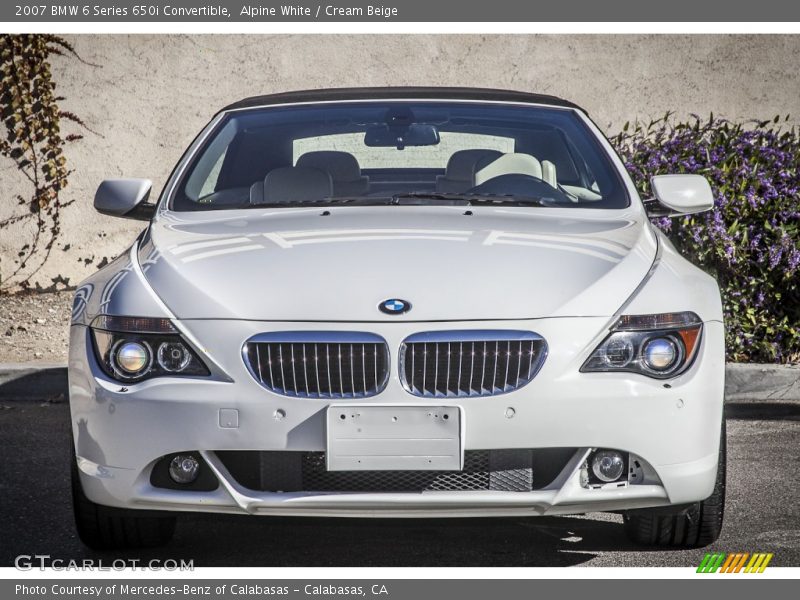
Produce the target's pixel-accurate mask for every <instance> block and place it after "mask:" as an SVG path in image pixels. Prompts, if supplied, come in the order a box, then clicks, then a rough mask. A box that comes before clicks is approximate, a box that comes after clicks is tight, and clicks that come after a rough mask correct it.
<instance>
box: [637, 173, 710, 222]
mask: <svg viewBox="0 0 800 600" xmlns="http://www.w3.org/2000/svg"><path fill="white" fill-rule="evenodd" d="M650 186H651V187H652V188H653V193H654V194H655V198H651V199H649V200H646V201H645V208H646V209H647V214H648V215H650V216H651V217H664V216H668V217H671V216H678V215H692V214H695V213H701V212H705V211H707V210H711V209H712V208H713V207H714V193H713V192H712V191H711V186H710V185H709V183H708V180H707V179H706V178H705V177H703V176H702V175H656V176H654V177H653V178H652V179H650Z"/></svg>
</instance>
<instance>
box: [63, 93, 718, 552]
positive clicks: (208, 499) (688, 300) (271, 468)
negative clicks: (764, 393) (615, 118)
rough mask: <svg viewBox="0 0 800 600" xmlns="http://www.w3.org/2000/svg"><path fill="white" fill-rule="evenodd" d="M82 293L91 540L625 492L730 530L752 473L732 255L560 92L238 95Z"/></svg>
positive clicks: (81, 476) (646, 521)
mask: <svg viewBox="0 0 800 600" xmlns="http://www.w3.org/2000/svg"><path fill="white" fill-rule="evenodd" d="M150 188H151V183H150V182H149V181H148V180H142V179H112V180H107V181H104V182H103V183H102V184H101V185H100V187H99V189H98V191H97V194H96V196H95V206H96V208H97V209H98V210H99V211H100V212H101V213H104V214H110V215H117V216H120V217H128V218H135V219H142V220H145V221H147V222H148V223H147V227H146V229H145V230H144V232H143V233H142V234H141V235H140V236H139V237H138V238H137V239H136V241H135V242H134V243H133V245H132V246H131V247H130V249H129V250H128V251H126V252H125V253H124V254H123V255H122V256H120V257H119V258H117V259H116V260H115V261H113V262H112V263H111V264H109V265H107V266H106V267H104V268H103V269H101V270H100V271H98V272H97V273H96V274H94V275H93V276H91V277H90V278H89V279H87V280H86V281H85V282H83V284H82V285H81V286H80V288H79V289H78V290H77V293H76V295H75V302H74V310H73V317H72V327H71V344H70V361H69V386H70V409H71V420H72V432H73V436H74V450H75V460H74V461H73V470H74V473H73V486H74V505H75V514H76V519H77V526H78V531H79V533H80V536H81V539H82V540H83V541H84V542H85V543H86V544H88V545H89V546H92V547H97V548H114V547H124V546H146V545H157V544H162V543H165V542H166V541H168V540H169V538H170V536H171V535H172V532H173V529H174V526H175V515H176V514H177V513H179V512H183V511H204V512H219V513H241V514H250V515H303V516H346V517H484V516H509V515H514V516H536V515H562V514H575V513H584V512H589V511H617V512H621V513H622V514H623V515H624V526H625V529H626V531H627V532H628V534H629V535H630V536H631V538H632V539H634V540H635V541H637V542H640V543H643V544H651V545H668V546H678V547H691V546H702V545H706V544H709V543H710V542H712V541H714V540H715V539H716V538H717V537H718V535H719V533H720V529H721V526H722V517H723V509H724V492H725V429H724V420H723V410H722V409H723V381H724V356H725V352H724V336H723V323H722V309H721V303H720V296H719V290H718V287H717V285H716V283H715V281H714V280H713V279H712V278H711V277H710V276H708V275H706V274H705V273H703V272H702V271H700V270H699V269H697V268H696V267H694V266H692V265H691V264H689V263H688V262H687V261H686V260H684V259H683V258H682V257H681V256H680V255H679V254H678V253H677V252H676V250H675V249H674V248H673V246H672V245H671V244H670V242H669V241H668V240H667V239H666V238H665V237H664V235H662V234H661V233H660V232H659V231H657V230H656V229H655V228H654V227H652V226H651V225H650V223H649V221H648V216H652V215H656V214H658V215H683V214H690V213H696V212H700V211H704V210H707V209H709V208H711V206H712V205H713V195H712V192H711V189H710V187H709V184H708V183H707V182H706V180H705V179H703V178H702V177H700V176H697V175H661V176H658V177H655V178H653V180H652V190H653V196H654V197H653V198H648V199H645V200H644V201H643V200H642V199H641V198H640V197H639V195H638V194H637V191H636V189H635V188H634V185H633V183H632V181H631V179H630V177H629V176H628V174H627V173H626V171H625V168H624V165H623V164H622V162H621V161H620V159H619V158H618V157H617V155H616V154H615V153H614V150H613V149H612V148H611V146H610V145H609V143H608V141H607V140H606V139H605V138H604V136H603V135H602V133H601V132H600V131H599V130H598V128H597V127H596V126H595V125H594V124H593V123H592V121H591V120H590V119H589V118H588V116H587V114H586V113H585V112H584V111H583V110H582V109H581V108H579V107H578V106H575V105H574V104H571V103H570V102H567V101H564V100H560V99H558V98H554V97H550V96H541V95H535V94H527V93H521V92H509V91H500V90H480V89H460V88H456V89H453V88H376V89H344V90H343V89H332V90H320V91H309V92H295V93H286V94H277V95H272V96H263V97H258V98H251V99H247V100H244V101H241V102H238V103H236V104H233V105H231V106H228V107H227V108H225V109H223V110H222V111H220V112H219V113H218V114H217V115H216V116H215V117H214V118H213V119H212V120H211V122H210V123H209V124H208V125H207V126H206V128H205V129H204V130H203V131H202V132H201V133H200V135H199V136H198V137H197V139H196V140H195V141H194V142H193V143H192V144H191V146H190V147H189V149H188V150H187V151H186V152H185V154H184V155H183V157H182V158H181V159H180V161H179V163H178V165H177V167H176V168H175V170H174V171H173V173H172V174H171V176H170V177H169V179H168V181H167V183H166V185H165V187H164V190H163V192H162V193H161V196H160V198H159V199H158V201H157V202H155V203H150V202H148V197H149V194H150Z"/></svg>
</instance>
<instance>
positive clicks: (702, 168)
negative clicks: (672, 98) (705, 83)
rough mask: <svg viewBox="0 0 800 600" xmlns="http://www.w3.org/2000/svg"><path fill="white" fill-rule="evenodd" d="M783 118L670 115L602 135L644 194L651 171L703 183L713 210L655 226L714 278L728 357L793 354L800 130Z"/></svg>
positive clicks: (799, 312)
mask: <svg viewBox="0 0 800 600" xmlns="http://www.w3.org/2000/svg"><path fill="white" fill-rule="evenodd" d="M787 120H788V117H786V119H784V120H783V123H782V122H781V119H780V118H778V117H776V118H775V119H774V120H772V121H763V122H753V123H747V124H741V123H731V122H729V121H726V120H724V119H719V118H715V117H714V116H713V115H711V116H710V117H709V118H708V119H701V118H700V117H696V116H695V117H693V118H692V119H691V120H689V121H687V122H676V121H675V120H674V118H673V117H672V116H671V115H670V114H669V113H668V114H667V115H666V116H665V117H664V118H662V119H659V120H656V121H652V122H650V123H648V124H643V123H635V124H634V125H633V126H631V125H629V124H626V125H625V127H624V128H623V131H622V132H621V133H620V134H619V135H617V136H615V137H614V138H613V139H612V140H611V141H612V143H613V144H614V146H615V147H616V148H617V151H618V152H619V153H620V156H621V157H622V159H623V161H624V162H625V165H626V167H627V168H628V171H629V172H630V174H631V176H632V177H633V180H634V181H635V183H636V186H637V188H638V189H639V191H640V193H642V194H643V197H648V196H650V195H651V192H650V185H649V179H650V177H652V176H653V175H658V174H665V173H698V174H701V175H704V176H706V177H707V178H708V180H709V181H710V182H711V186H712V188H713V189H714V194H715V206H714V209H713V210H712V211H709V212H707V213H703V214H700V215H693V216H688V217H682V218H679V219H654V223H655V224H656V225H657V226H658V227H659V228H661V229H662V230H663V231H664V232H665V233H666V234H667V235H668V236H669V237H670V239H671V240H672V241H673V243H674V244H675V246H676V247H677V248H678V249H679V250H680V251H681V252H682V253H683V254H684V256H686V257H687V258H688V259H689V260H691V261H692V262H693V263H695V264H697V265H699V266H700V267H702V268H703V269H705V270H706V271H707V272H709V273H710V274H712V275H714V276H715V277H716V278H717V280H718V281H719V285H720V289H721V290H722V295H723V308H724V313H725V325H726V332H727V333H726V338H727V339H726V341H727V349H728V359H729V360H733V361H737V362H798V360H800V285H799V284H800V137H799V136H798V132H797V131H796V129H795V128H794V127H792V128H787V127H786V125H785V122H786V121H787Z"/></svg>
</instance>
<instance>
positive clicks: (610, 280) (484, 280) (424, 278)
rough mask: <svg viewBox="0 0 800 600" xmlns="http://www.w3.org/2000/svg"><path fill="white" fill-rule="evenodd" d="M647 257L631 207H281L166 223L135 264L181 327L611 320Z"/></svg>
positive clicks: (644, 230) (639, 219) (157, 225)
mask: <svg viewBox="0 0 800 600" xmlns="http://www.w3.org/2000/svg"><path fill="white" fill-rule="evenodd" d="M656 247H657V243H656V239H655V236H654V235H653V233H652V231H651V230H650V227H649V226H647V225H646V222H645V219H644V217H643V216H640V215H638V214H637V213H636V212H635V211H633V210H630V211H606V210H597V209H557V208H543V209H536V208H511V207H474V208H472V209H471V210H470V211H465V210H464V208H463V207H462V208H459V207H431V206H425V207H411V206H388V207H332V208H331V209H330V210H323V209H321V208H301V209H292V208H282V209H271V210H257V209H250V210H246V211H244V210H238V211H212V212H193V213H174V212H167V213H163V214H162V215H160V216H159V217H158V218H157V219H156V221H155V222H154V223H153V224H152V225H151V227H150V229H149V230H148V232H147V233H146V234H145V236H144V238H143V240H142V243H141V245H140V249H139V262H140V264H141V266H142V270H143V272H144V273H145V276H146V278H147V280H148V282H149V283H150V285H151V286H152V287H153V289H154V291H155V292H156V294H158V296H160V298H161V299H162V300H163V301H164V303H165V304H166V305H167V306H168V307H169V308H170V309H171V311H172V312H173V313H174V314H175V315H176V316H177V317H178V318H180V319H248V320H265V321H452V320H458V321H461V320H477V319H480V320H499V319H527V318H540V317H552V316H601V315H602V316H606V315H612V314H614V312H615V311H616V310H617V309H618V308H619V307H620V306H621V305H622V304H623V303H624V302H625V300H626V299H627V298H628V297H629V296H630V295H631V294H632V293H633V292H634V290H635V289H636V287H637V286H638V285H639V283H640V282H641V281H642V279H643V278H644V277H645V276H646V274H647V272H648V271H649V269H650V267H651V265H652V263H653V260H654V258H655V254H656ZM392 298H399V299H403V300H405V301H407V302H410V303H411V305H412V308H411V310H410V311H408V312H407V313H406V314H402V315H396V316H395V315H385V314H383V313H382V312H380V311H379V309H378V306H379V304H381V303H382V302H383V301H385V300H387V299H392Z"/></svg>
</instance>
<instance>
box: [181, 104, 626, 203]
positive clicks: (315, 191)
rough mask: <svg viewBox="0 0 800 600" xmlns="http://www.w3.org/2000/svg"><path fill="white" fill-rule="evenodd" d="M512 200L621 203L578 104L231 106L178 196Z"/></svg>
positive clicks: (620, 191)
mask: <svg viewBox="0 0 800 600" xmlns="http://www.w3.org/2000/svg"><path fill="white" fill-rule="evenodd" d="M506 202H508V203H513V204H515V205H530V206H537V207H541V206H561V207H586V208H624V207H626V206H628V196H627V193H626V192H625V188H624V186H623V184H622V181H621V179H620V177H619V175H618V173H617V171H616V170H615V168H614V166H613V165H612V164H611V162H610V160H609V158H608V156H607V154H606V152H605V151H604V149H603V148H602V146H601V145H600V143H599V141H598V140H597V139H596V137H595V136H594V134H593V133H592V132H591V131H590V130H589V129H588V127H587V126H586V124H585V123H584V122H583V121H582V120H581V119H580V118H579V117H578V116H577V115H576V114H575V113H574V112H573V111H571V110H564V109H557V108H544V107H535V106H512V105H503V104H486V103H468V102H431V101H422V102H414V101H403V102H396V101H395V102H393V101H370V102H344V103H331V104H324V103H319V104H310V105H298V106H281V107H267V108H259V109H249V110H244V111H238V112H232V113H229V114H227V115H225V117H223V119H221V120H220V122H219V123H218V124H217V126H216V127H215V129H214V131H213V132H212V133H211V134H210V135H209V136H208V137H207V138H206V140H205V141H204V143H203V145H202V146H201V147H200V148H199V150H198V152H196V153H195V157H194V159H193V160H192V162H191V163H190V164H189V166H188V168H187V169H186V171H185V172H184V174H183V176H182V179H181V181H180V182H179V185H178V186H177V191H176V193H175V195H174V197H173V199H172V208H173V210H183V211H187V210H214V209H234V208H252V207H287V206H298V205H303V204H327V203H330V204H353V205H371V204H376V205H382V204H387V205H388V204H395V205H400V204H409V203H410V204H414V205H424V204H440V203H450V204H477V203H506Z"/></svg>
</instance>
